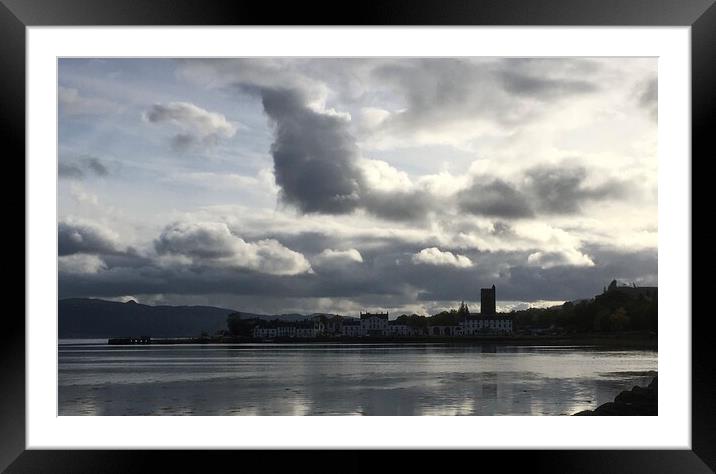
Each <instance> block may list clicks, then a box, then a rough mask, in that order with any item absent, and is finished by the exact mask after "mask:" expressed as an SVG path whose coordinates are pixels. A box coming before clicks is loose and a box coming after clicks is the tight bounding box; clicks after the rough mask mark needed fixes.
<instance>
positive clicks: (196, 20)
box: [0, 0, 716, 473]
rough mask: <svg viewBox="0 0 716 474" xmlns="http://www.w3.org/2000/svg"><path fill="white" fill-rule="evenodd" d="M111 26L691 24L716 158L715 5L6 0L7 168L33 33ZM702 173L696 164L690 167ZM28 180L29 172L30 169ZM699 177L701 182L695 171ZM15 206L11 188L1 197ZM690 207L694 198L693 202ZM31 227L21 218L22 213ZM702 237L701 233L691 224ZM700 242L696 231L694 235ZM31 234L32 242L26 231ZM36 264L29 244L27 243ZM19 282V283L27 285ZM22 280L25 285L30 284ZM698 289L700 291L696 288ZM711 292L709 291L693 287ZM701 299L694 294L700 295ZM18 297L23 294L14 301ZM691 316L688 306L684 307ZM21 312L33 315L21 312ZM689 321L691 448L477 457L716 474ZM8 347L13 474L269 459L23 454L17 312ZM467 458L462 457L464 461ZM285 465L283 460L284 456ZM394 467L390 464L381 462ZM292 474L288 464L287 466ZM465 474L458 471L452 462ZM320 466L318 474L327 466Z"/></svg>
mask: <svg viewBox="0 0 716 474" xmlns="http://www.w3.org/2000/svg"><path fill="white" fill-rule="evenodd" d="M54 25H63V26H83V25H87V26H89V25H94V26H108V25H127V26H133V25H149V26H161V25H186V26H194V25H337V26H350V25H448V26H450V25H453V26H458V25H471V26H477V25H509V26H527V25H532V26H690V27H691V68H692V70H691V80H692V84H691V85H692V166H693V164H694V163H695V162H696V160H695V159H694V157H700V159H701V160H708V159H709V158H712V157H714V156H716V150H714V145H713V141H714V140H713V139H712V137H711V135H712V134H713V133H712V125H711V123H712V122H713V121H712V120H709V119H712V118H713V116H714V114H715V111H716V6H714V0H539V1H537V0H487V1H477V0H420V1H417V0H415V1H410V2H406V1H402V2H401V1H399V0H382V1H374V2H362V3H360V4H356V5H354V6H353V7H351V6H349V5H346V4H339V3H337V2H333V3H330V4H328V3H327V4H326V5H323V4H321V2H312V3H310V4H307V3H304V2H285V4H281V5H280V6H278V5H275V4H271V3H261V2H247V1H236V2H222V3H220V2H215V3H213V2H208V1H206V0H205V1H202V2H199V1H192V0H153V1H146V2H139V1H132V0H54V1H53V0H0V71H2V82H1V83H0V97H1V98H2V100H1V101H0V104H2V106H1V107H0V136H2V138H3V141H2V142H3V143H4V144H5V147H6V148H5V149H6V150H7V149H8V145H10V147H9V148H10V149H12V150H13V152H7V153H6V154H5V159H6V161H12V159H13V158H14V159H15V160H16V163H20V162H22V161H23V160H19V156H24V154H25V53H26V51H25V38H26V36H25V28H26V27H28V26H54ZM692 169H693V168H692ZM21 172H22V174H23V176H24V175H25V174H24V173H25V171H24V166H23V168H22V171H21ZM692 176H696V175H694V174H693V172H692ZM4 194H6V199H7V200H6V202H14V201H16V200H17V198H16V196H17V195H16V194H13V196H14V197H15V199H14V200H10V197H9V196H10V192H9V191H8V190H6V189H4ZM692 196H693V197H692V200H693V201H694V202H695V201H696V195H695V194H693V187H692ZM22 218H23V220H24V211H23V217H22ZM692 232H693V227H692ZM694 235H695V234H694ZM25 238H27V236H26V235H25ZM25 249H26V250H25V252H26V254H25V255H26V256H27V251H28V249H27V247H25ZM18 280H19V279H18ZM23 282H24V279H23ZM699 285H701V286H699ZM695 286H696V287H697V288H703V283H695ZM692 294H693V290H692ZM15 298H16V299H17V300H19V297H18V296H15ZM685 308H688V305H685ZM23 314H24V311H23ZM702 316H705V317H701V318H699V317H693V318H692V377H691V378H692V407H691V408H692V419H691V428H692V450H691V451H689V450H641V451H631V450H611V451H604V450H579V451H575V450H567V451H556V450H555V451H514V452H510V453H505V452H503V451H481V452H480V453H477V454H476V453H468V455H467V456H464V457H466V458H472V459H473V462H475V463H477V464H476V466H477V465H482V466H484V467H485V468H487V466H489V465H491V464H493V462H494V461H497V462H498V463H499V464H498V465H499V466H500V469H501V470H504V469H510V470H512V469H511V468H514V467H527V468H529V469H530V470H531V471H532V472H541V471H545V472H546V471H549V472H613V473H615V472H653V473H660V472H711V471H713V470H715V469H716V449H714V448H715V447H716V430H714V425H715V423H714V420H715V419H716V416H715V415H716V405H714V400H715V399H716V396H715V395H716V383H715V382H714V373H716V372H715V371H714V366H713V361H714V359H715V358H716V357H714V355H713V354H712V351H711V341H710V340H711V338H712V337H713V336H712V334H714V333H713V332H712V331H711V330H710V329H711V328H710V317H709V315H702ZM3 323H4V324H3V333H4V334H3V339H2V343H0V354H2V358H1V359H0V361H1V364H0V381H1V382H0V469H7V472H74V473H77V472H127V471H143V470H145V468H146V469H147V470H148V469H149V468H150V464H151V463H160V464H161V466H162V470H169V469H177V470H179V471H182V472H183V471H187V470H198V469H199V468H212V467H214V466H216V467H218V466H220V465H221V464H223V463H224V462H229V463H237V462H239V463H240V464H239V465H240V466H247V465H248V464H247V463H248V462H251V461H254V460H258V459H264V460H265V459H266V458H267V454H269V453H265V452H247V451H240V452H236V451H218V452H216V451H199V452H188V451H145V450H140V451H128V450H121V451H115V450H107V451H83V450H72V451H60V450H46V451H45V450H26V449H25V423H26V420H25V358H24V354H25V321H24V318H21V317H20V312H19V311H12V312H8V314H5V315H4V319H3ZM398 454H400V456H401V460H400V461H399V463H400V465H401V466H402V468H405V469H415V468H419V469H420V470H421V471H423V470H426V469H433V468H434V469H438V468H442V469H445V468H449V467H450V466H451V465H452V456H451V457H450V460H448V461H446V459H448V458H445V457H444V456H436V455H435V454H434V453H429V452H411V453H409V454H401V453H398ZM463 454H464V453H463ZM371 455H372V453H371V454H369V453H367V452H366V451H349V452H348V451H329V452H325V453H321V454H320V456H318V457H317V456H316V453H311V452H294V453H292V454H291V456H284V457H280V456H278V457H274V456H270V455H269V456H268V458H273V460H272V461H271V462H272V464H271V466H272V470H273V467H276V464H275V463H276V461H277V460H278V462H283V463H286V465H285V466H286V467H289V468H290V469H291V470H292V471H302V470H309V469H310V470H312V471H313V470H315V469H316V468H317V466H316V462H318V463H319V464H320V465H323V466H336V465H337V464H336V463H339V464H338V465H340V466H342V468H341V469H340V471H343V472H345V471H349V472H359V471H367V470H375V468H376V466H377V464H376V463H375V462H374V460H373V459H369V458H368V457H369V456H371ZM281 458H283V461H282V459H281ZM383 465H384V466H388V464H383ZM282 467H283V466H282ZM455 467H456V468H457V465H455ZM319 470H321V469H319Z"/></svg>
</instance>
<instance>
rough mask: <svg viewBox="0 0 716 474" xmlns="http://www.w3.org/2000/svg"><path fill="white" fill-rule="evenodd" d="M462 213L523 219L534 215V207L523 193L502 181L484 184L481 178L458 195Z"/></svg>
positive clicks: (497, 180) (496, 180)
mask: <svg viewBox="0 0 716 474" xmlns="http://www.w3.org/2000/svg"><path fill="white" fill-rule="evenodd" d="M457 201H458V206H459V208H460V209H461V210H462V211H465V212H469V213H471V214H475V215H483V216H490V217H501V218H522V217H531V216H533V215H534V210H533V209H532V205H531V203H530V201H529V199H528V198H527V196H525V195H524V194H523V193H522V192H520V191H518V190H517V189H516V188H515V187H514V186H513V185H512V184H509V183H507V182H505V181H503V180H501V179H495V180H492V181H488V182H487V183H484V182H482V181H481V180H480V179H479V178H478V179H477V180H476V181H475V182H474V183H473V184H472V185H471V186H470V187H469V188H467V189H465V190H463V191H460V192H459V193H458V195H457Z"/></svg>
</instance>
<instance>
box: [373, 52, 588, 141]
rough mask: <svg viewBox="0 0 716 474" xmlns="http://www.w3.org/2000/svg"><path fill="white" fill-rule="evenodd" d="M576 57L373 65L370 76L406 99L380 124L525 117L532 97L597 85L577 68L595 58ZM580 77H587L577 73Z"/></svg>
mask: <svg viewBox="0 0 716 474" xmlns="http://www.w3.org/2000/svg"><path fill="white" fill-rule="evenodd" d="M580 62H581V61H580V60H564V59H542V60H541V61H539V62H535V61H530V60H523V59H495V60H479V61H475V60H471V59H467V58H435V59H415V60H402V61H400V62H394V63H392V64H383V65H382V66H379V67H377V68H375V70H374V71H373V74H374V76H375V77H376V78H377V79H379V80H381V81H384V82H386V83H387V84H391V85H392V86H393V87H394V89H395V91H396V92H397V93H398V94H401V95H402V96H403V98H404V101H405V103H404V104H403V105H404V107H403V109H404V110H403V111H402V112H400V113H397V114H395V115H393V116H392V117H391V118H390V119H388V120H387V121H386V122H385V123H384V124H381V127H391V128H393V129H415V128H424V127H435V126H436V124H437V125H446V124H449V123H451V122H453V121H456V120H463V119H466V118H469V119H476V118H482V119H486V120H490V121H498V122H500V123H501V124H503V125H515V124H519V123H523V122H524V121H526V120H529V119H531V118H533V117H534V115H535V114H536V113H538V112H539V110H535V109H534V107H530V106H529V105H530V102H535V101H537V102H542V103H545V102H547V101H549V102H550V103H554V102H555V101H557V100H563V99H569V98H571V97H576V96H579V95H583V94H588V93H592V92H595V91H597V90H598V89H599V86H598V84H597V83H596V82H594V81H589V80H588V79H586V78H588V77H591V75H589V74H586V73H584V72H583V71H581V70H589V69H593V68H594V67H595V66H594V65H593V64H589V63H585V64H580ZM577 73H579V75H578V76H577V77H584V78H585V79H575V78H573V77H569V76H574V75H575V74H577Z"/></svg>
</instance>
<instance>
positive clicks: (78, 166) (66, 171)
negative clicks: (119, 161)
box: [57, 156, 109, 179]
mask: <svg viewBox="0 0 716 474" xmlns="http://www.w3.org/2000/svg"><path fill="white" fill-rule="evenodd" d="M57 174H58V176H59V177H60V178H61V179H83V178H85V177H87V176H100V177H104V176H107V175H109V169H108V168H107V166H106V165H105V164H104V163H103V161H102V160H100V159H99V158H96V157H94V156H87V157H80V158H77V159H74V160H71V161H69V160H68V162H65V160H62V161H60V163H58V165H57Z"/></svg>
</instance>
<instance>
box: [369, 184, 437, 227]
mask: <svg viewBox="0 0 716 474" xmlns="http://www.w3.org/2000/svg"><path fill="white" fill-rule="evenodd" d="M361 203H362V205H363V206H364V207H365V209H366V210H367V211H368V212H370V213H371V214H373V215H375V216H377V217H380V218H383V219H388V220H395V221H419V220H422V219H424V218H425V217H426V216H427V214H428V213H429V212H430V211H431V210H433V208H434V207H435V205H436V202H435V199H434V198H433V197H432V196H430V195H429V194H428V193H426V192H424V191H405V192H400V191H391V192H386V191H379V190H369V189H366V190H364V191H363V196H362V200H361Z"/></svg>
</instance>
